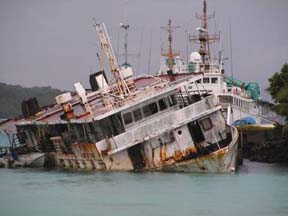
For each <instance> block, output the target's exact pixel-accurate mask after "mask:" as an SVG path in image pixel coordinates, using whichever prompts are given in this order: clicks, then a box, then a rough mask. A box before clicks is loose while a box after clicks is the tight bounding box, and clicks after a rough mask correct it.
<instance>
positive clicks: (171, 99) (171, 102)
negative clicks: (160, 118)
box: [168, 95, 177, 106]
mask: <svg viewBox="0 0 288 216" xmlns="http://www.w3.org/2000/svg"><path fill="white" fill-rule="evenodd" d="M168 100H169V105H170V106H174V105H176V104H177V99H176V97H175V95H170V96H169V97H168Z"/></svg>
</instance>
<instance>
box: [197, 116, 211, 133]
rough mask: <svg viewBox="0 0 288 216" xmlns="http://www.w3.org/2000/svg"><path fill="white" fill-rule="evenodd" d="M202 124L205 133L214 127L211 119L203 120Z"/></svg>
mask: <svg viewBox="0 0 288 216" xmlns="http://www.w3.org/2000/svg"><path fill="white" fill-rule="evenodd" d="M200 124H201V126H202V128H203V130H204V131H207V130H210V129H211V128H212V127H213V125H212V122H211V119H210V118H205V119H203V120H201V121H200Z"/></svg>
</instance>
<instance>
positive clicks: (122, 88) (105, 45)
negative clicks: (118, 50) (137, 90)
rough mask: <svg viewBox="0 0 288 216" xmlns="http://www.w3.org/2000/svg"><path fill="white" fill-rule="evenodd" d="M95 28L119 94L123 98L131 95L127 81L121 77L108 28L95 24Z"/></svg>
mask: <svg viewBox="0 0 288 216" xmlns="http://www.w3.org/2000/svg"><path fill="white" fill-rule="evenodd" d="M95 28H96V32H97V33H98V36H99V40H100V44H101V47H102V49H103V50H104V52H105V54H106V56H107V58H108V62H109V65H110V68H111V71H112V73H113V75H114V79H115V82H116V85H117V89H118V91H119V94H120V95H122V96H123V95H124V94H125V95H127V94H128V93H130V90H129V88H128V86H127V84H126V82H125V80H124V79H123V77H122V76H121V73H120V69H119V66H118V63H117V60H116V57H115V54H114V51H113V49H112V45H111V42H110V39H109V36H108V33H107V30H106V26H105V24H104V23H102V24H97V23H96V22H95Z"/></svg>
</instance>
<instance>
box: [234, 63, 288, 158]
mask: <svg viewBox="0 0 288 216" xmlns="http://www.w3.org/2000/svg"><path fill="white" fill-rule="evenodd" d="M269 84H270V85H269V88H268V89H267V91H269V93H270V94H271V96H272V98H273V100H274V102H275V105H274V106H272V110H274V111H275V112H276V113H277V114H279V115H282V116H285V117H286V124H284V125H276V127H275V128H274V129H270V128H257V127H256V128H253V127H250V128H248V127H247V128H239V131H240V133H242V134H243V139H244V145H243V156H244V157H245V158H248V159H250V160H253V161H258V162H268V163H288V64H287V63H286V64H284V65H283V67H282V69H281V71H280V72H276V73H275V74H273V75H272V76H271V78H270V79H269Z"/></svg>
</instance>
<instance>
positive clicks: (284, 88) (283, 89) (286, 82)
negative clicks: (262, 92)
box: [267, 63, 288, 119]
mask: <svg viewBox="0 0 288 216" xmlns="http://www.w3.org/2000/svg"><path fill="white" fill-rule="evenodd" d="M269 84H270V85H269V88H268V89H267V90H268V91H269V92H270V94H271V96H272V98H273V100H274V101H275V102H276V105H275V106H274V107H273V108H272V109H273V110H274V111H275V112H276V113H278V114H279V115H283V116H286V119H288V64H287V63H286V64H284V65H283V67H282V69H281V72H276V73H275V74H273V76H272V77H271V78H270V79H269Z"/></svg>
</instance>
